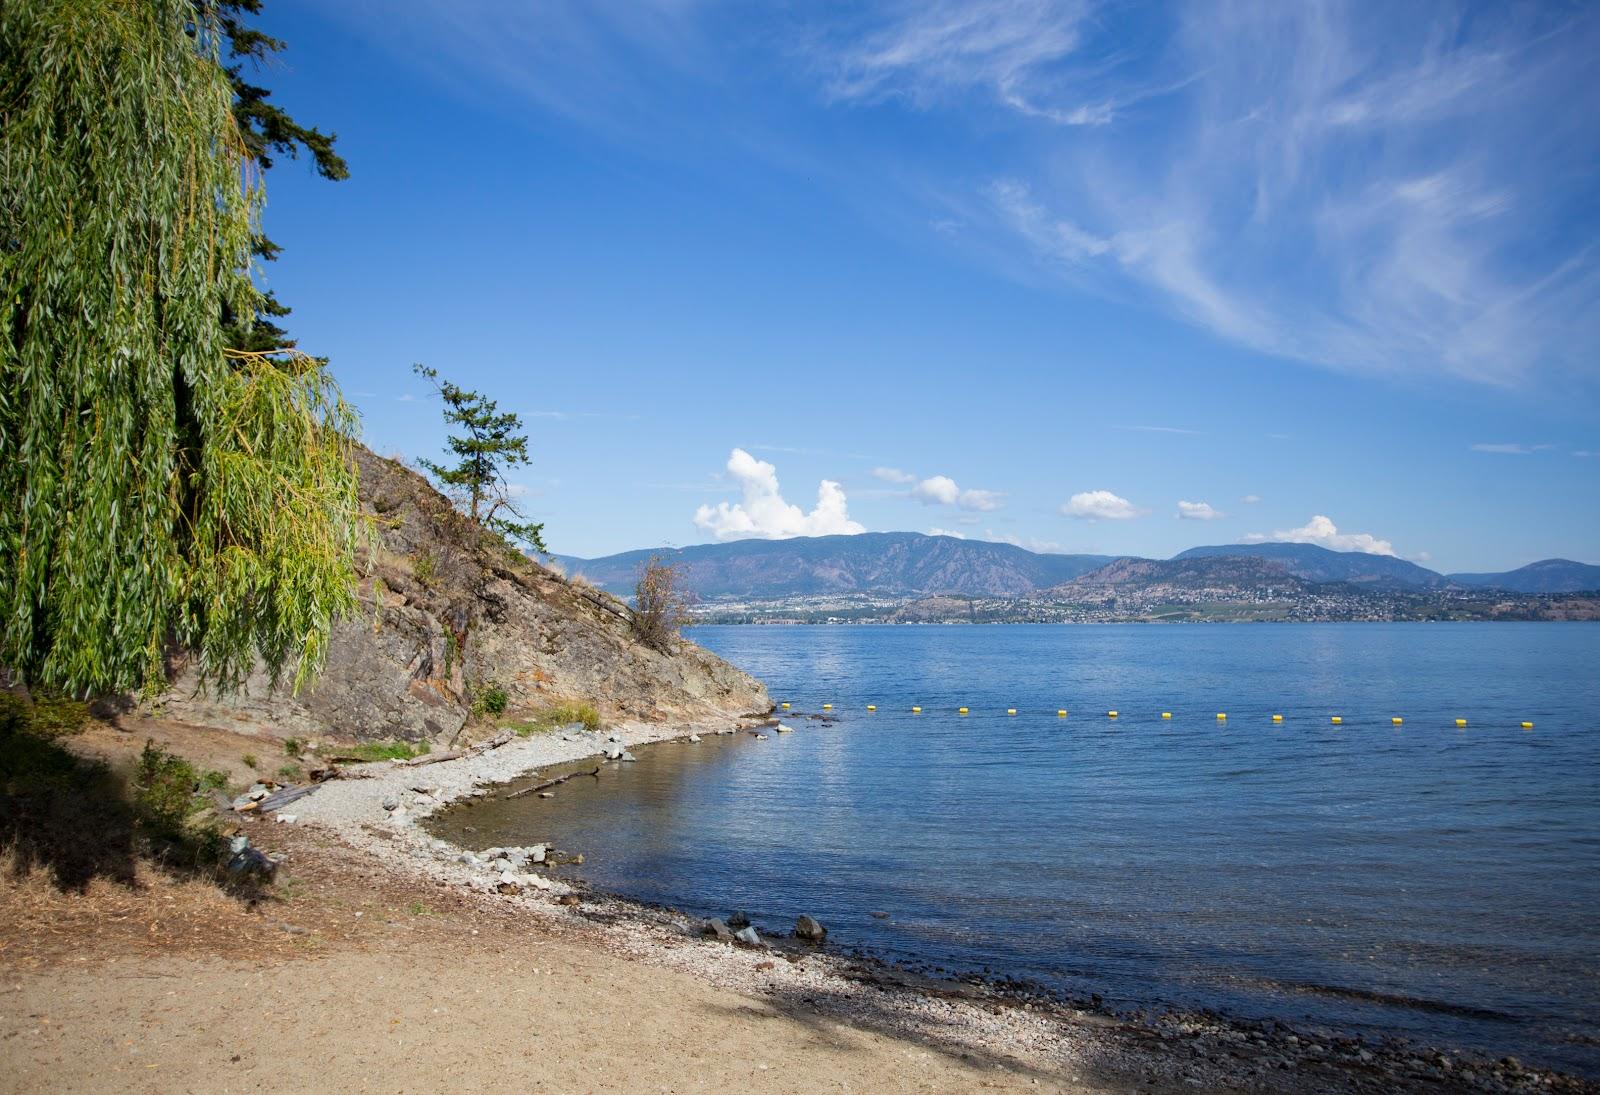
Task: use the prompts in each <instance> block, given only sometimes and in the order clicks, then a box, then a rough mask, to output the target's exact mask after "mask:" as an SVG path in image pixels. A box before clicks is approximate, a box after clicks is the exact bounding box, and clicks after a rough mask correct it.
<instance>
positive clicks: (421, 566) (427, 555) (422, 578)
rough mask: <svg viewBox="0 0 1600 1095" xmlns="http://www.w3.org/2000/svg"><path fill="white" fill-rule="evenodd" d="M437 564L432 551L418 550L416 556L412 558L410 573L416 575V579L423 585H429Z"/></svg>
mask: <svg viewBox="0 0 1600 1095" xmlns="http://www.w3.org/2000/svg"><path fill="white" fill-rule="evenodd" d="M438 566H439V561H438V560H437V559H435V558H434V557H433V552H431V551H421V552H418V553H417V557H416V558H415V559H413V560H412V563H411V573H412V574H413V575H414V576H415V577H416V579H417V581H419V582H421V583H422V584H423V585H430V584H432V582H433V575H434V572H435V571H436V570H437V569H438Z"/></svg>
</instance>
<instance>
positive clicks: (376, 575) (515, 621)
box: [158, 449, 772, 741]
mask: <svg viewBox="0 0 1600 1095" xmlns="http://www.w3.org/2000/svg"><path fill="white" fill-rule="evenodd" d="M358 461H359V464H360V470H361V499H362V506H363V509H364V510H365V512H366V513H367V514H368V516H369V517H370V518H371V523H372V532H371V537H370V543H369V544H368V545H366V546H365V547H364V548H363V549H362V551H361V554H360V573H361V577H360V582H359V587H358V588H359V595H360V606H361V607H360V609H359V610H358V613H357V615H355V616H353V617H350V618H347V619H344V620H341V621H339V622H338V623H337V624H335V626H334V630H333V636H332V640H331V642H330V648H329V653H328V662H327V666H326V667H325V669H324V670H323V672H322V673H321V675H320V676H319V677H318V678H317V679H316V681H315V682H314V683H313V684H311V685H309V686H308V687H307V688H306V689H304V690H302V692H301V693H300V694H299V695H295V694H293V692H292V691H291V690H290V688H289V686H288V684H287V683H281V684H278V685H274V684H273V683H272V682H271V681H269V680H268V679H267V678H266V676H265V674H264V673H262V672H259V671H258V672H257V673H255V674H254V675H252V677H251V678H250V680H249V681H248V682H247V683H246V685H245V687H244V688H243V689H242V690H241V691H240V692H237V693H234V694H231V695H226V696H213V695H206V694H204V693H201V692H200V691H198V689H197V687H196V683H195V679H194V675H193V673H192V672H191V671H190V670H188V669H187V668H185V667H184V666H182V665H181V664H180V665H179V666H177V667H176V668H177V672H176V675H175V677H174V683H173V686H172V687H171V689H169V690H168V692H167V693H166V695H164V696H163V697H161V698H160V700H159V701H158V702H159V706H160V708H161V710H162V713H163V714H164V716H165V717H167V718H171V719H175V720H179V721H183V722H193V723H198V724H202V725H211V726H221V727H225V728H228V729H234V730H242V731H245V732H261V733H270V734H273V735H276V736H280V737H282V736H290V735H294V736H304V735H311V736H317V735H321V734H331V735H335V736H340V737H352V738H374V739H404V740H411V741H419V740H448V739H450V738H452V737H454V736H456V735H457V734H458V733H459V731H460V730H461V729H462V727H463V726H464V725H465V724H466V722H467V720H468V718H469V716H470V714H471V711H472V702H473V698H474V697H475V696H482V695H483V694H485V693H486V692H488V691H491V690H492V689H493V688H495V687H498V688H500V689H503V690H504V691H505V693H506V694H507V697H508V704H509V705H508V708H507V711H506V713H505V716H504V717H503V718H502V719H501V720H500V721H505V720H506V719H510V718H514V717H516V715H517V714H519V713H521V712H532V711H537V710H539V709H541V708H547V707H550V706H552V705H555V704H560V703H569V702H582V703H590V704H593V705H594V706H595V707H596V708H597V709H598V710H599V712H600V714H601V716H602V717H603V718H605V719H607V720H609V721H628V720H638V721H642V722H658V723H659V722H668V721H681V722H685V723H689V722H698V721H701V720H715V719H723V718H731V717H735V716H738V715H742V714H748V713H754V712H764V711H766V710H768V709H769V708H770V707H771V706H772V705H771V701H770V700H769V699H768V697H767V691H766V688H765V687H764V686H763V685H762V684H761V683H760V682H759V681H757V680H755V679H754V678H753V677H751V676H750V675H749V674H747V673H744V672H741V671H740V670H738V669H736V668H734V667H733V666H731V665H729V664H728V663H727V662H725V661H723V660H722V659H720V658H718V657H716V656H715V655H713V654H711V653H709V652H707V651H705V650H702V649H701V648H699V647H697V646H695V645H694V644H692V643H689V642H680V643H678V644H676V645H675V646H674V647H673V648H672V649H671V650H669V651H665V652H663V651H658V650H654V649H652V648H650V647H648V646H645V645H643V644H641V643H639V642H638V641H637V640H635V639H634V637H633V635H632V631H631V626H630V617H631V612H630V610H629V608H628V607H627V606H626V605H625V604H623V603H622V602H621V601H619V600H617V599H616V598H615V597H612V596H611V595H609V594H606V593H602V592H600V591H599V590H596V589H594V588H592V587H590V586H588V585H586V584H583V583H581V582H573V581H568V580H567V579H565V578H564V577H562V576H561V575H560V574H558V573H557V572H555V571H552V570H549V569H546V568H545V567H542V566H540V565H538V564H537V563H534V562H532V561H530V560H528V559H526V558H524V557H523V556H522V555H521V554H519V553H517V552H514V551H512V550H510V549H508V548H507V547H506V546H505V544H503V543H502V542H501V541H499V540H498V539H497V538H495V537H492V536H487V535H485V534H483V533H481V532H480V531H478V530H477V529H476V528H474V527H473V526H472V525H471V524H470V523H469V522H467V521H465V520H464V519H463V518H462V517H461V516H460V514H458V513H457V512H456V511H455V510H454V509H453V508H452V507H451V506H450V504H449V502H448V501H447V500H446V499H445V498H444V497H443V496H441V495H440V494H439V493H438V492H437V491H435V490H434V489H433V488H432V487H431V486H430V485H429V484H428V483H427V482H426V481H425V480H423V479H422V478H421V477H420V476H418V475H416V474H415V473H413V472H411V471H409V470H408V469H406V468H404V467H402V466H401V465H399V464H397V463H395V462H393V461H390V460H385V459H383V458H382V457H379V456H377V455H375V454H373V453H371V452H368V451H367V450H365V449H360V450H358Z"/></svg>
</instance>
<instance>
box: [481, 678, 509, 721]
mask: <svg viewBox="0 0 1600 1095" xmlns="http://www.w3.org/2000/svg"><path fill="white" fill-rule="evenodd" d="M510 702H511V697H510V695H509V694H507V692H506V690H505V689H504V688H502V687H500V685H498V684H496V683H495V682H494V681H489V682H488V683H487V684H479V685H478V686H477V687H475V688H474V689H473V690H472V713H473V714H474V715H503V714H505V710H506V705H507V704H509V703H510Z"/></svg>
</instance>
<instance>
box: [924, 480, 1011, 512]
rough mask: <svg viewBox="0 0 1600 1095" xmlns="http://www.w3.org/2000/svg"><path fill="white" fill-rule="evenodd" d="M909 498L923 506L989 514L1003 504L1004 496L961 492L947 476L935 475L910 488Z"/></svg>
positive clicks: (968, 491)
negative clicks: (954, 507) (945, 507)
mask: <svg viewBox="0 0 1600 1095" xmlns="http://www.w3.org/2000/svg"><path fill="white" fill-rule="evenodd" d="M911 497H913V498H915V499H916V500H917V501H919V502H921V503H922V504H923V505H925V506H958V507H960V508H961V509H965V510H977V511H978V512H979V513H990V512H992V511H994V510H997V509H999V508H1000V507H1001V506H1003V505H1004V504H1005V495H1004V494H1003V493H1001V492H1000V491H994V490H962V489H961V488H960V487H959V486H958V485H957V484H956V481H955V480H954V479H951V478H950V477H949V476H948V475H935V476H931V477H929V478H927V479H924V480H922V482H920V483H918V484H917V485H916V486H914V487H912V488H911Z"/></svg>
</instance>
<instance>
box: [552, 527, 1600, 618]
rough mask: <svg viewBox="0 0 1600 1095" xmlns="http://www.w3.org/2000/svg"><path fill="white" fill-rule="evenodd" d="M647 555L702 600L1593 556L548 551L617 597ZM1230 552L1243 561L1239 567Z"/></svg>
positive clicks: (1407, 580)
mask: <svg viewBox="0 0 1600 1095" xmlns="http://www.w3.org/2000/svg"><path fill="white" fill-rule="evenodd" d="M651 557H659V558H660V559H661V560H662V561H663V562H665V563H670V564H673V565H675V566H677V567H678V568H679V569H680V572H681V576H682V583H683V586H684V588H686V589H687V590H689V591H690V592H692V593H693V594H694V595H695V596H696V597H698V598H700V599H701V600H703V601H731V600H776V599H780V598H788V597H814V596H827V595H840V594H870V595H880V596H884V597H926V596H934V595H943V594H953V595H958V596H968V597H1026V596H1028V595H1030V594H1041V593H1044V592H1045V591H1057V590H1059V588H1060V587H1063V586H1065V585H1067V584H1069V583H1071V584H1072V585H1073V586H1076V587H1082V586H1084V585H1099V586H1106V585H1117V584H1125V583H1139V582H1149V581H1154V580H1160V581H1170V582H1177V583H1180V584H1183V583H1189V584H1203V583H1212V584H1217V583H1233V584H1239V583H1245V584H1261V583H1262V582H1263V581H1266V582H1270V581H1271V580H1272V579H1273V577H1274V576H1282V575H1287V576H1288V577H1290V578H1293V579H1298V580H1299V581H1300V582H1310V583H1328V582H1340V583H1348V584H1350V585H1353V586H1357V587H1360V588H1367V589H1374V590H1385V591H1408V590H1409V591H1427V590H1448V589H1498V590H1505V591H1507V592H1512V593H1577V592H1586V591H1593V590H1600V566H1595V565H1592V564H1589V563H1579V562H1574V561H1572V560H1570V559H1545V560H1542V561H1540V562H1537V563H1530V564H1528V565H1527V566H1524V567H1519V568H1518V569H1516V570H1511V571H1505V572H1503V573H1495V574H1440V573H1438V572H1437V571H1433V570H1429V569H1428V568H1426V567H1423V566H1419V565H1418V564H1416V563H1412V562H1408V561H1406V560H1404V559H1397V558H1395V557H1394V556H1390V555H1372V554H1369V553H1366V552H1360V551H1331V550H1329V549H1328V548H1324V547H1319V546H1317V545H1315V544H1281V543H1269V544H1215V545H1209V546H1204V547H1194V548H1190V549H1188V550H1187V551H1183V552H1179V553H1178V554H1177V555H1175V556H1173V558H1172V559H1170V560H1152V559H1137V558H1133V557H1125V556H1112V555H1053V554H1044V553H1039V552H1033V551H1028V550H1026V549H1025V548H1020V547H1016V546H1015V545H1012V544H1002V543H995V542H992V541H988V540H963V539H960V538H957V537H954V536H928V535H924V534H922V533H917V532H867V533H861V534H859V535H855V536H812V537H795V538H793V539H788V540H734V541H731V542H728V543H721V544H698V545H695V546H693V547H683V548H661V549H656V550H650V549H646V550H640V551H627V552H623V553H621V554H619V555H608V556H604V557H602V558H598V559H580V558H576V557H573V556H561V555H558V556H553V557H552V558H553V559H554V560H555V561H556V562H558V563H559V564H560V565H561V566H562V567H564V568H565V569H566V571H567V572H568V573H569V574H574V575H580V574H581V575H582V576H583V577H585V578H587V579H588V580H589V581H591V582H593V583H594V584H595V585H597V586H599V587H600V588H602V589H605V590H607V591H608V592H612V593H616V594H618V595H619V596H624V597H626V596H629V595H631V594H632V592H633V585H634V582H635V581H636V580H637V578H638V574H639V569H640V567H641V566H643V565H644V563H645V562H646V561H647V560H648V559H650V558H651ZM1240 560H1252V562H1250V563H1246V564H1243V565H1242V566H1241V563H1240ZM1140 564H1163V565H1157V566H1144V565H1140Z"/></svg>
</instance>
